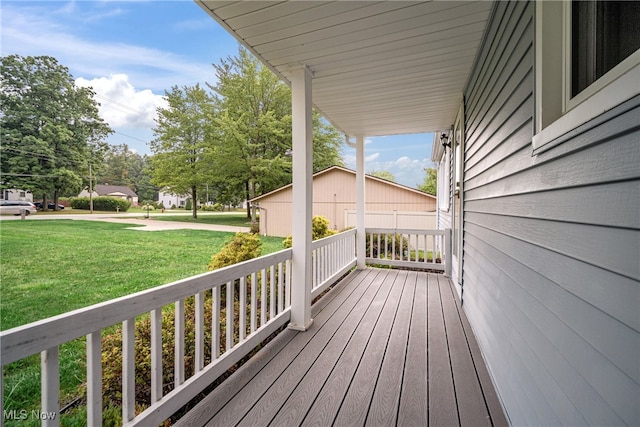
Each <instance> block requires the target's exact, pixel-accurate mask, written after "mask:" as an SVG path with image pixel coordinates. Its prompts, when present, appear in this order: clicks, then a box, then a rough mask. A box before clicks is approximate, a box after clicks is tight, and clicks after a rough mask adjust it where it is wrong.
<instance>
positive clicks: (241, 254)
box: [207, 233, 262, 271]
mask: <svg viewBox="0 0 640 427" xmlns="http://www.w3.org/2000/svg"><path fill="white" fill-rule="evenodd" d="M261 251H262V242H261V241H260V237H259V236H258V235H257V234H249V233H236V234H235V236H233V239H231V240H230V241H228V242H227V244H225V245H224V247H223V248H222V249H221V250H220V252H218V253H217V254H215V255H214V256H213V257H211V261H210V262H209V265H208V266H207V270H209V271H211V270H217V269H219V268H222V267H226V266H228V265H233V264H236V263H239V262H242V261H247V260H250V259H253V258H256V257H259V256H260V253H261Z"/></svg>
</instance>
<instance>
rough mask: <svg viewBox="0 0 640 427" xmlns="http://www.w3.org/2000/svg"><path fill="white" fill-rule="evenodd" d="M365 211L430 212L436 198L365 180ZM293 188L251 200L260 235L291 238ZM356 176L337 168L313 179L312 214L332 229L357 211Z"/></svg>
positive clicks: (368, 179)
mask: <svg viewBox="0 0 640 427" xmlns="http://www.w3.org/2000/svg"><path fill="white" fill-rule="evenodd" d="M365 186H366V190H365V195H366V197H365V198H366V209H367V211H386V212H393V211H398V212H407V211H414V212H415V211H419V212H433V211H435V209H436V198H435V197H434V196H431V195H429V194H426V193H423V192H421V191H418V190H415V189H413V188H409V187H405V186H403V185H399V184H396V183H393V182H390V181H386V180H383V179H380V178H376V177H372V176H366V180H365ZM291 197H292V187H291V185H287V186H285V187H282V188H280V189H278V190H275V191H272V192H271V193H268V194H265V195H263V196H260V197H256V198H255V199H253V200H252V202H253V203H257V204H258V205H259V206H260V232H261V233H262V234H266V235H269V236H288V235H290V234H291V220H292V218H291ZM355 200H356V173H355V172H354V171H352V170H349V169H345V168H341V167H338V166H334V167H331V168H329V169H326V170H324V171H321V172H318V173H316V174H315V175H314V177H313V214H314V215H322V216H324V217H326V218H327V219H329V222H330V226H331V228H334V229H337V230H341V229H343V228H345V227H346V224H345V218H346V214H345V211H348V210H353V209H355V208H356V203H355Z"/></svg>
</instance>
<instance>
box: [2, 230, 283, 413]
mask: <svg viewBox="0 0 640 427" xmlns="http://www.w3.org/2000/svg"><path fill="white" fill-rule="evenodd" d="M163 219H164V218H163ZM130 227H131V225H130V224H114V223H107V222H97V221H75V220H74V221H69V220H47V221H2V222H1V223H0V265H1V266H2V268H1V271H0V283H1V286H2V288H1V291H2V292H1V299H0V322H1V323H0V328H1V329H2V330H6V329H9V328H12V327H15V326H18V325H22V324H26V323H30V322H33V321H36V320H39V319H43V318H47V317H50V316H54V315H56V314H61V313H65V312H67V311H70V310H74V309H77V308H81V307H86V306H89V305H91V304H95V303H98V302H102V301H107V300H110V299H113V298H116V297H119V296H123V295H127V294H131V293H134V292H137V291H141V290H144V289H149V288H152V287H154V286H158V285H162V284H165V283H169V282H172V281H175V280H178V279H182V278H185V277H189V276H192V275H195V274H200V273H203V272H205V271H206V268H207V263H208V262H209V260H210V259H211V256H212V255H213V254H215V253H217V251H218V250H220V248H222V246H223V245H224V243H225V241H226V240H227V239H230V238H231V236H232V234H231V233H222V232H212V231H205V230H168V231H154V232H141V231H136V230H130V229H127V228H130ZM261 239H262V242H263V254H266V253H272V252H275V251H278V250H280V249H282V239H280V238H268V237H262V238H261ZM84 351H85V349H84V339H80V340H76V341H74V342H72V343H69V344H66V345H64V346H63V347H62V348H61V350H60V359H61V360H60V365H61V367H60V370H61V375H60V376H61V389H62V399H61V400H62V403H63V404H64V402H66V401H69V400H71V399H73V397H75V396H76V395H77V393H78V391H77V390H78V385H79V384H81V383H82V382H83V381H84V375H85V374H84V369H85V367H84V362H82V363H78V360H84V354H83V353H84ZM3 375H4V398H5V405H4V409H18V410H20V409H23V408H24V409H28V410H29V412H30V411H31V409H36V408H39V403H38V402H39V357H38V356H37V355H36V356H32V357H30V358H28V359H25V360H23V361H21V362H16V363H14V364H11V365H8V366H7V367H5V370H4V373H3ZM6 425H10V423H7V424H6ZM20 425H26V424H20Z"/></svg>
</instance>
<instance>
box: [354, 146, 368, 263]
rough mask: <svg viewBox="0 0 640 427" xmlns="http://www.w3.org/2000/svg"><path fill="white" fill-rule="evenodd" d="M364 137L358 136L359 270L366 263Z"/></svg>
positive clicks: (357, 231)
mask: <svg viewBox="0 0 640 427" xmlns="http://www.w3.org/2000/svg"><path fill="white" fill-rule="evenodd" d="M364 191H365V188H364V137H363V136H362V135H357V136H356V254H357V268H358V269H359V270H361V269H363V268H365V267H366V265H365V261H364V259H365V255H366V254H365V247H366V243H365V239H366V236H365V232H364V230H365V228H364V219H365V198H364Z"/></svg>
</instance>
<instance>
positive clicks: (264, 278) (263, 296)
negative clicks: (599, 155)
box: [260, 268, 267, 326]
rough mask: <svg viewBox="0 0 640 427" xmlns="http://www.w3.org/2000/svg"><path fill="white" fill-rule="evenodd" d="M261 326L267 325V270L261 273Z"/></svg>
mask: <svg viewBox="0 0 640 427" xmlns="http://www.w3.org/2000/svg"><path fill="white" fill-rule="evenodd" d="M260 277H261V280H260V326H262V325H264V324H265V323H267V270H266V269H264V268H263V269H262V271H261V272H260Z"/></svg>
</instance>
